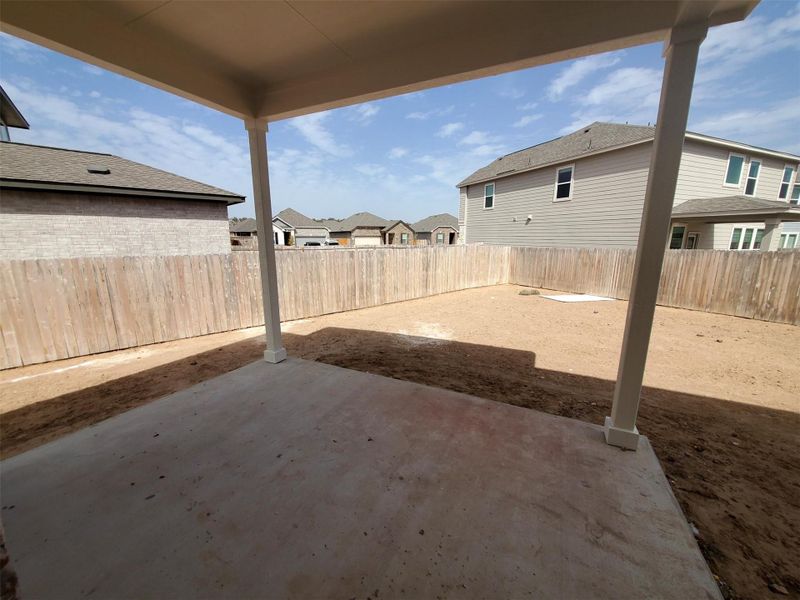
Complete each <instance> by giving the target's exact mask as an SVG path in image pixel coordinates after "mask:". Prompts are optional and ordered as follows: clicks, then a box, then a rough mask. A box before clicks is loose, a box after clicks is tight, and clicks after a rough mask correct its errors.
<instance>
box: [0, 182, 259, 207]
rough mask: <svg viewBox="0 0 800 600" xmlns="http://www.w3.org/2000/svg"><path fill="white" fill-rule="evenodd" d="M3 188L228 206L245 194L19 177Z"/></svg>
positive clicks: (0, 185) (241, 199)
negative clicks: (210, 192)
mask: <svg viewBox="0 0 800 600" xmlns="http://www.w3.org/2000/svg"><path fill="white" fill-rule="evenodd" d="M0 188H2V189H20V190H34V191H44V192H71V193H85V194H107V195H113V196H143V197H147V198H166V199H170V200H203V201H212V202H226V203H227V204H228V206H230V205H232V204H241V203H242V202H244V196H228V195H222V194H195V193H191V192H175V191H169V190H150V189H142V188H126V187H116V186H101V185H84V184H71V183H52V182H41V181H28V180H19V179H2V180H0Z"/></svg>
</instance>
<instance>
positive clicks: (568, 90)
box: [0, 0, 800, 222]
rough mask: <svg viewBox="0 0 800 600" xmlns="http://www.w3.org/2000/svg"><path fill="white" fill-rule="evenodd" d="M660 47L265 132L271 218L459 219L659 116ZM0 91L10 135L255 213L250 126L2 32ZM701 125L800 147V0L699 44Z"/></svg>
mask: <svg viewBox="0 0 800 600" xmlns="http://www.w3.org/2000/svg"><path fill="white" fill-rule="evenodd" d="M661 52H662V45H661V44H650V45H647V46H639V47H637V48H631V49H628V50H624V51H619V52H613V53H608V54H602V55H596V56H591V57H587V58H582V59H577V60H573V61H567V62H563V63H557V64H553V65H547V66H543V67H537V68H534V69H526V70H523V71H517V72H514V73H509V74H505V75H500V76H496V77H489V78H484V79H480V80H476V81H471V82H466V83H461V84H455V85H450V86H445V87H440V88H436V89H431V90H427V91H425V92H419V93H414V94H407V95H404V96H399V97H394V98H389V99H385V100H381V101H377V102H369V103H366V104H361V105H356V106H351V107H347V108H342V109H337V110H332V111H327V112H323V113H316V114H312V115H308V116H304V117H298V118H295V119H288V120H284V121H279V122H276V123H272V124H270V132H269V137H268V144H269V161H270V165H269V166H270V176H271V185H272V198H273V209H274V212H276V213H277V212H278V211H280V210H282V209H284V208H288V207H291V208H294V209H296V210H299V211H300V212H302V213H304V214H306V215H308V216H311V217H320V218H321V217H337V218H342V217H346V216H348V215H350V214H352V213H354V212H358V211H370V212H373V213H376V214H378V215H381V216H383V217H386V218H392V219H394V218H397V219H403V220H406V221H410V222H413V221H416V220H419V219H421V218H423V217H426V216H428V215H431V214H436V213H442V212H450V213H452V214H457V213H458V191H457V190H456V188H455V184H456V183H458V182H459V181H460V180H462V179H464V178H465V177H466V176H467V175H469V174H470V173H471V172H472V171H474V170H475V169H477V168H479V167H481V166H483V165H485V164H487V163H489V162H491V161H492V160H494V159H495V158H497V157H498V156H501V155H503V154H506V153H508V152H513V151H515V150H519V149H522V148H525V147H528V146H532V145H534V144H538V143H541V142H543V141H547V140H549V139H553V138H555V137H558V136H560V135H563V134H565V133H569V132H571V131H573V130H576V129H578V128H580V127H582V126H583V125H586V124H589V123H591V122H593V121H614V122H619V123H625V122H628V123H631V124H639V125H646V124H648V123H653V122H654V121H655V119H656V112H657V107H658V97H659V90H660V85H661V75H662V69H663V58H662V56H661ZM0 82H1V83H2V85H3V87H4V88H5V89H6V92H7V93H8V94H9V95H10V96H11V98H12V100H13V101H14V102H15V103H16V104H17V106H18V107H19V109H20V110H21V112H22V113H23V114H24V115H25V117H26V118H27V119H28V121H29V122H30V124H31V129H30V131H24V130H16V129H15V130H12V131H11V135H12V140H13V141H17V142H23V143H31V144H42V145H48V146H58V147H64V148H73V149H81V150H89V151H94V152H109V153H112V154H116V155H119V156H123V157H125V158H128V159H131V160H135V161H138V162H142V163H145V164H148V165H152V166H154V167H158V168H161V169H164V170H167V171H171V172H174V173H178V174H180V175H184V176H186V177H190V178H192V179H196V180H199V181H202V182H205V183H208V184H211V185H215V186H218V187H221V188H223V189H227V190H230V191H233V192H236V193H240V194H245V195H246V196H247V202H246V203H245V204H242V205H238V206H235V207H231V209H230V215H231V216H253V214H254V211H253V204H252V185H251V182H250V165H249V156H248V150H247V136H246V132H245V131H244V128H243V126H242V123H241V121H239V120H237V119H235V118H233V117H230V116H227V115H224V114H222V113H219V112H216V111H214V110H211V109H209V108H206V107H203V106H201V105H199V104H196V103H193V102H190V101H187V100H184V99H182V98H180V97H177V96H174V95H172V94H169V93H167V92H163V91H160V90H157V89H155V88H152V87H150V86H147V85H145V84H142V83H138V82H136V81H133V80H130V79H127V78H125V77H122V76H119V75H115V74H113V73H110V72H108V71H105V70H103V69H100V68H97V67H95V66H92V65H88V64H86V63H83V62H81V61H79V60H75V59H72V58H69V57H66V56H63V55H61V54H58V53H56V52H52V51H50V50H46V49H44V48H41V47H39V46H36V45H34V44H30V43H28V42H25V41H23V40H20V39H18V38H15V37H13V36H10V35H7V34H0ZM689 128H690V129H691V130H692V131H696V132H699V133H705V134H708V135H714V136H719V137H724V138H728V139H733V140H736V141H740V142H745V143H749V144H754V145H759V146H765V147H768V148H772V149H776V150H783V151H788V152H793V153H795V154H799V153H800V135H798V131H800V3H798V2H785V1H776V0H773V1H769V0H768V1H766V2H762V3H761V4H760V5H759V6H758V7H757V8H756V9H755V11H754V12H753V14H751V15H750V17H749V18H748V19H747V20H746V21H744V22H742V23H735V24H731V25H726V26H722V27H717V28H715V29H713V30H711V31H710V32H709V35H708V38H707V39H706V41H705V43H704V44H703V46H702V50H701V58H700V64H699V66H698V72H697V78H696V83H695V89H694V95H693V99H692V109H691V113H690V117H689Z"/></svg>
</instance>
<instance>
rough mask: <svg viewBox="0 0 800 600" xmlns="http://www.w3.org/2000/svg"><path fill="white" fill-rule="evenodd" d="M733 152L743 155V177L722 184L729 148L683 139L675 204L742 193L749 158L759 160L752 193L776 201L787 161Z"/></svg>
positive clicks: (726, 167) (748, 166)
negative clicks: (734, 182)
mask: <svg viewBox="0 0 800 600" xmlns="http://www.w3.org/2000/svg"><path fill="white" fill-rule="evenodd" d="M733 152H734V153H735V154H742V155H744V156H745V163H744V167H743V174H742V179H741V182H740V184H739V187H738V188H736V187H729V186H725V185H723V183H724V181H725V174H726V172H727V169H728V155H729V154H730V153H731V150H729V149H728V148H723V147H721V146H715V145H712V144H704V143H702V142H697V141H694V140H688V141H686V143H685V144H684V146H683V156H682V158H681V168H680V171H679V174H678V185H677V187H676V189H675V202H674V204H675V205H678V204H680V203H682V202H686V201H687V200H692V199H693V198H720V197H724V196H738V195H742V194H744V189H745V181H746V179H747V171H748V169H749V168H750V160H751V158H756V159H757V160H760V161H761V172H760V173H759V176H758V185H757V186H756V193H755V196H756V197H758V198H764V199H765V200H777V199H778V191H779V188H780V183H781V177H782V176H783V168H784V167H785V166H786V164H787V163H786V162H785V161H783V160H780V159H777V158H772V157H769V156H759V155H757V154H752V155H751V154H747V153H745V152H739V151H733ZM795 167H796V165H795Z"/></svg>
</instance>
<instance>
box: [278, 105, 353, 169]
mask: <svg viewBox="0 0 800 600" xmlns="http://www.w3.org/2000/svg"><path fill="white" fill-rule="evenodd" d="M330 114H331V113H330V112H329V111H326V112H318V113H314V114H311V115H304V116H302V117H295V118H294V119H291V120H290V121H289V124H290V125H291V126H292V127H294V128H295V129H297V131H299V132H300V134H301V135H302V136H303V137H304V138H305V139H306V141H307V142H308V143H309V144H311V145H312V146H314V147H316V148H319V149H320V150H322V151H323V152H327V153H328V154H331V155H333V156H337V157H340V158H341V157H346V156H350V155H352V150H350V148H349V147H348V146H347V145H345V144H339V143H337V142H336V140H335V139H334V137H333V134H332V133H331V132H330V131H329V130H328V129H327V128H326V127H325V121H327V120H328V118H329V117H330Z"/></svg>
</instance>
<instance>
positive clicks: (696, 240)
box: [683, 231, 700, 250]
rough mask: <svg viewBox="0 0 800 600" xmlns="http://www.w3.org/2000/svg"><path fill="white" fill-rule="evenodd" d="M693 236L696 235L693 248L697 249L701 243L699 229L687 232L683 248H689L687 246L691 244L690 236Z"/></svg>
mask: <svg viewBox="0 0 800 600" xmlns="http://www.w3.org/2000/svg"><path fill="white" fill-rule="evenodd" d="M692 236H694V248H692V250H697V246H699V245H700V232H699V231H688V232H687V233H686V239H685V240H684V241H683V249H688V248H687V246H688V245H689V238H690V237H692Z"/></svg>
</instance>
